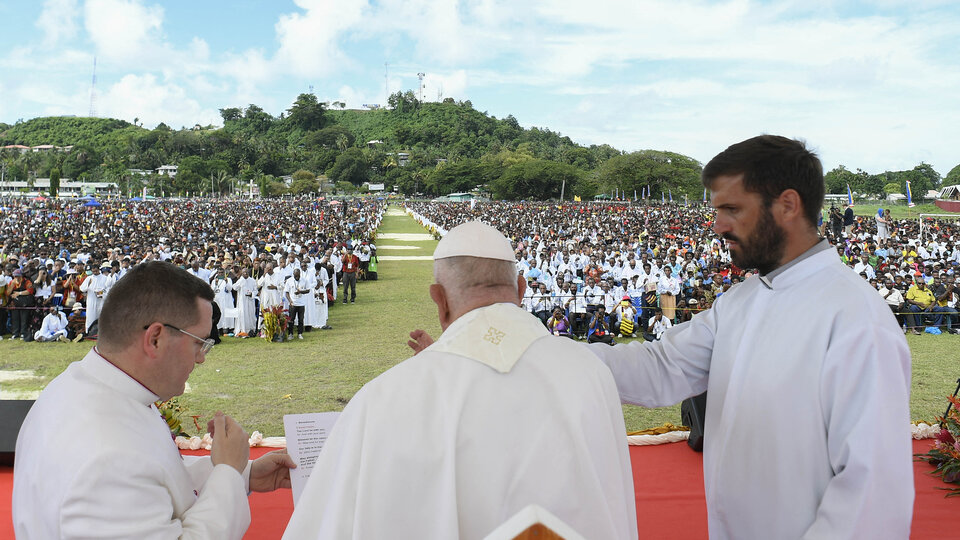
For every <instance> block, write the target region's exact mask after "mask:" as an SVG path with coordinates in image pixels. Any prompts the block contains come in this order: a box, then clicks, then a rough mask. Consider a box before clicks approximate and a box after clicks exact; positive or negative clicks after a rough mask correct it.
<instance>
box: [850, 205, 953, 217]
mask: <svg viewBox="0 0 960 540" xmlns="http://www.w3.org/2000/svg"><path fill="white" fill-rule="evenodd" d="M878 208H889V209H890V217H892V218H893V219H919V218H920V214H943V215H953V216H956V217H955V219H960V214H951V213H950V212H947V211H945V210H943V209H942V208H939V207H938V206H937V205H935V204H918V205H916V206H914V207H913V208H909V207H908V206H907V205H906V204H890V203H872V204H860V203H857V204H856V205H855V206H854V207H853V213H854V214H856V215H858V216H869V217H873V216H875V215H877V209H878ZM939 219H950V218H939Z"/></svg>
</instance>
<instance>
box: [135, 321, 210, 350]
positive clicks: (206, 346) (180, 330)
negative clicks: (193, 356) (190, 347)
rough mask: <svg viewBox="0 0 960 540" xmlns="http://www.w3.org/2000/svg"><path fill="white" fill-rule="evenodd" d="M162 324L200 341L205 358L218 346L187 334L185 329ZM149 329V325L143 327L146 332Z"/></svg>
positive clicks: (208, 340)
mask: <svg viewBox="0 0 960 540" xmlns="http://www.w3.org/2000/svg"><path fill="white" fill-rule="evenodd" d="M161 324H162V325H164V326H166V327H167V328H172V329H174V330H176V331H177V332H180V333H181V334H186V335H188V336H190V337H192V338H193V339H195V340H197V341H199V342H200V343H202V345H201V346H200V354H202V355H204V356H206V354H207V353H208V352H210V349H212V348H213V346H214V345H215V344H216V342H215V341H214V340H212V339H210V338H206V339H204V338H202V337H200V336H198V335H195V334H191V333H190V332H187V331H186V330H183V329H181V328H177V327H176V326H174V325H172V324H167V323H161ZM147 328H150V325H147V326H144V327H143V329H144V330H146V329H147Z"/></svg>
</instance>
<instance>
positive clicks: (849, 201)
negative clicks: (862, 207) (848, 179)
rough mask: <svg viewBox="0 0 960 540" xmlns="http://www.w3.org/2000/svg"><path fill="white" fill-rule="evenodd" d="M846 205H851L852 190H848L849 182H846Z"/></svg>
mask: <svg viewBox="0 0 960 540" xmlns="http://www.w3.org/2000/svg"><path fill="white" fill-rule="evenodd" d="M847 205H849V206H853V192H852V191H850V184H847Z"/></svg>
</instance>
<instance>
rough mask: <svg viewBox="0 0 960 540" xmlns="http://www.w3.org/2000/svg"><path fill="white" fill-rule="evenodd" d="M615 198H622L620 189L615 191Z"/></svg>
mask: <svg viewBox="0 0 960 540" xmlns="http://www.w3.org/2000/svg"><path fill="white" fill-rule="evenodd" d="M614 198H617V199H619V198H620V188H616V191H614Z"/></svg>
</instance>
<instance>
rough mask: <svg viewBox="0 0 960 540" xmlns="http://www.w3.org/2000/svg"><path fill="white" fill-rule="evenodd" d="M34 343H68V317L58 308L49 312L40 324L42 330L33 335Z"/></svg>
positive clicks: (54, 307)
mask: <svg viewBox="0 0 960 540" xmlns="http://www.w3.org/2000/svg"><path fill="white" fill-rule="evenodd" d="M33 340H34V341H67V317H66V315H64V314H63V313H61V312H60V309H59V308H57V307H56V306H53V307H51V308H50V309H48V310H47V315H46V316H45V317H44V318H43V322H41V323H40V330H37V332H36V333H35V334H33Z"/></svg>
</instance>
